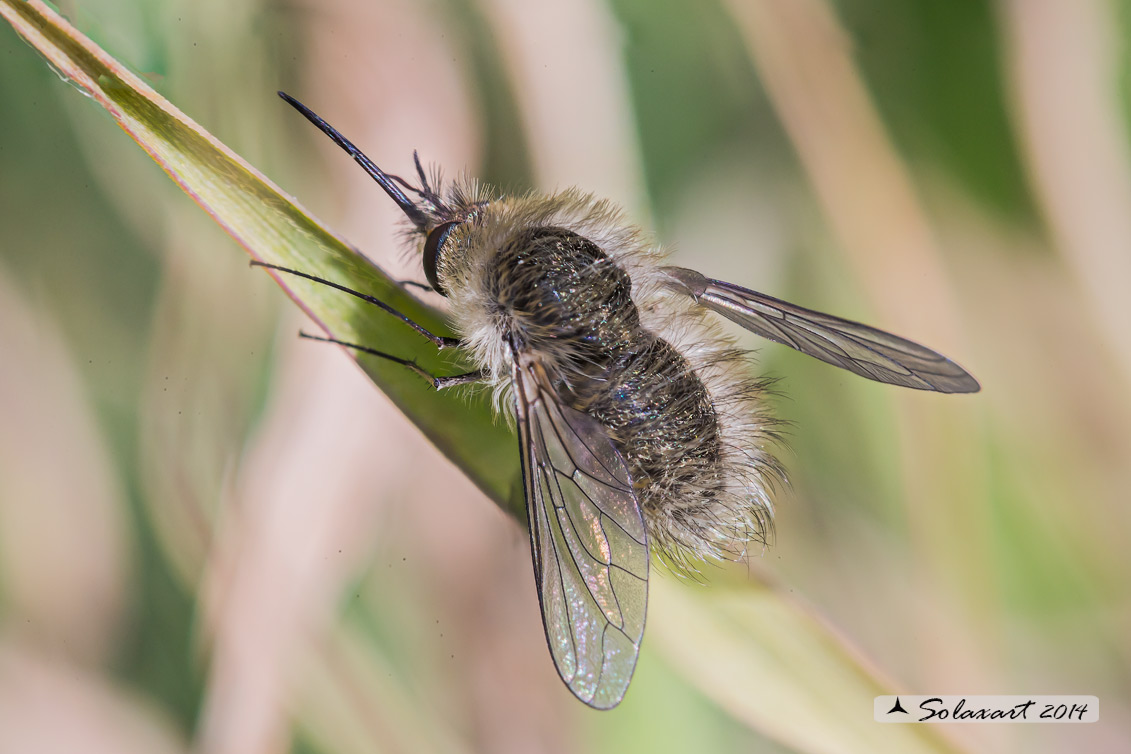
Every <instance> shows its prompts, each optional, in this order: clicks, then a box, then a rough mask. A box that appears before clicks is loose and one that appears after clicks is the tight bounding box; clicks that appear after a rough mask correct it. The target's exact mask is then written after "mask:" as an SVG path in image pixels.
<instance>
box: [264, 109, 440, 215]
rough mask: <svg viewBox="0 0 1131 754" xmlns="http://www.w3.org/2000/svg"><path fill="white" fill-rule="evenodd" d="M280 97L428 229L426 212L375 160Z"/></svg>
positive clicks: (308, 113)
mask: <svg viewBox="0 0 1131 754" xmlns="http://www.w3.org/2000/svg"><path fill="white" fill-rule="evenodd" d="M279 96H280V97H282V98H283V99H284V100H285V101H286V102H287V104H289V105H290V106H291V107H293V108H294V109H296V110H298V111H299V112H300V113H302V114H303V116H304V117H305V118H306V119H307V120H308V121H310V122H311V123H313V124H314V125H316V126H318V129H319V130H320V131H321V132H322V133H324V134H326V135H327V136H329V137H330V139H331V140H332V141H333V142H334V143H335V144H337V145H338V146H339V147H341V148H342V149H344V150H345V151H346V153H347V154H349V156H350V157H352V158H353V159H354V161H355V162H356V163H357V164H358V165H361V167H362V168H363V169H364V170H365V172H366V173H369V175H370V177H372V178H373V180H375V181H377V184H378V185H379V186H380V187H381V188H383V189H385V193H386V194H388V195H389V197H390V198H391V199H392V200H393V201H394V202H396V203H397V206H398V207H400V208H401V211H402V212H404V213H405V214H406V215H407V216H408V219H409V220H411V221H412V223H413V225H415V226H416V227H418V228H420V229H421V230H424V229H426V228H428V226H429V224H430V223H429V221H428V216H427V215H426V214H424V212H423V211H421V209H420V208H419V207H417V206H416V205H415V204H414V203H413V202H412V200H411V199H409V198H408V197H407V196H405V193H404V192H403V191H401V190H400V188H399V187H398V186H397V184H396V183H395V182H394V181H393V179H392V178H391V177H390V176H389V175H388V174H387V173H386V172H385V171H384V170H382V169H381V168H379V167H377V166H376V165H375V164H374V163H373V160H371V159H369V158H368V157H366V156H365V153H364V152H362V151H361V150H360V149H358V148H357V147H355V146H354V145H353V142H351V141H350V140H349V139H347V138H346V137H344V136H342V135H341V134H340V133H339V132H338V129H336V128H334V127H333V126H331V125H330V124H329V123H327V122H326V121H324V120H323V119H322V118H321V117H320V116H319V115H318V114H317V113H315V112H314V111H313V110H311V109H310V108H309V107H307V106H306V105H304V104H302V103H301V102H299V101H298V100H297V99H295V98H294V97H292V96H291V95H289V94H287V93H286V92H279Z"/></svg>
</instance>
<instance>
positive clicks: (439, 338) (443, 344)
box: [251, 260, 463, 350]
mask: <svg viewBox="0 0 1131 754" xmlns="http://www.w3.org/2000/svg"><path fill="white" fill-rule="evenodd" d="M251 266H252V267H264V268H266V269H268V270H277V271H278V272H285V273H287V274H288V275H294V276H295V277H300V278H305V279H307V280H313V281H314V282H315V283H321V284H322V285H327V286H329V287H331V288H335V289H337V290H339V291H342V292H343V293H348V294H350V295H351V296H356V297H357V298H359V299H361V300H362V301H366V302H368V303H370V304H373V305H374V306H376V307H377V308H379V309H381V310H382V311H384V312H387V313H389V314H391V315H393V316H394V317H396V318H397V319H399V320H400V321H401V322H404V323H405V324H406V325H408V326H409V327H411V328H412V329H413V330H416V332H418V333H420V334H421V335H423V336H424V337H425V338H427V339H428V340H430V341H432V343H433V344H435V346H436V347H437V348H439V349H441V350H443V349H445V348H458V347H459V346H461V345H463V343H462V342H461V341H460V339H459V338H446V337H444V336H443V335H436V334H435V333H433V332H431V331H430V330H428V329H426V328H425V327H423V326H421V325H419V324H417V323H416V322H414V321H413V320H412V319H410V318H409V317H408V316H407V315H405V314H401V313H400V312H399V311H397V310H396V309H394V308H393V307H391V306H389V305H388V304H386V303H385V302H384V301H382V300H380V299H378V298H375V297H374V296H370V295H369V294H367V293H362V292H361V291H355V290H354V289H353V288H347V287H346V286H344V285H341V284H340V283H335V282H334V281H332V280H327V279H326V278H320V277H318V276H317V275H311V274H310V273H307V272H301V271H300V270H294V269H291V268H290V267H283V266H281V265H277V264H271V263H269V262H260V261H258V260H252V262H251ZM417 285H419V284H417ZM346 345H349V344H346Z"/></svg>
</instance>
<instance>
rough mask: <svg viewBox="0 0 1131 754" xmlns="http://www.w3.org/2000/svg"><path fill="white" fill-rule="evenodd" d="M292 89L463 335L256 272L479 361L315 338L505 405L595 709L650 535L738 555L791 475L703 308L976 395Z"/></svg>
mask: <svg viewBox="0 0 1131 754" xmlns="http://www.w3.org/2000/svg"><path fill="white" fill-rule="evenodd" d="M279 94H280V96H281V97H282V98H283V99H284V100H286V101H287V102H288V103H290V104H291V105H292V106H294V107H295V108H296V109H297V110H298V111H299V112H301V113H302V114H303V115H304V116H306V118H307V119H308V120H309V121H311V122H312V123H313V124H314V125H316V126H317V127H318V128H319V129H321V130H322V132H323V133H325V134H326V135H327V136H329V137H330V138H331V139H333V140H334V142H335V143H336V144H337V145H338V146H340V147H342V149H344V150H345V151H346V152H348V153H349V154H350V156H352V157H353V159H354V160H356V161H357V162H358V164H360V165H361V167H362V168H364V169H365V171H366V172H367V173H368V174H369V175H370V176H372V178H373V179H374V180H375V181H377V183H378V184H379V185H380V186H381V188H382V189H384V190H385V193H387V194H388V195H389V196H390V197H391V198H392V200H393V201H394V202H396V204H397V206H399V207H400V208H401V210H402V211H403V212H404V214H405V216H406V218H407V220H408V223H409V224H410V226H411V227H410V237H411V239H412V242H413V244H414V245H415V246H416V247H417V248H419V250H420V252H421V254H422V262H423V268H424V276H425V278H426V279H427V281H428V286H423V285H422V284H417V285H421V287H430V288H431V289H432V290H434V291H435V292H437V293H439V294H440V295H442V296H446V297H447V299H448V301H449V303H450V314H451V322H452V326H453V327H454V328H455V331H456V332H457V333H458V334H459V336H460V337H459V338H458V339H455V338H444V337H440V336H437V335H434V334H432V333H430V332H428V331H427V330H425V329H424V328H423V327H421V326H420V325H418V324H416V323H415V322H412V321H411V320H410V319H409V318H408V317H406V316H404V315H402V314H401V313H399V312H397V311H395V310H394V309H392V308H391V307H389V306H388V305H386V304H384V303H383V302H380V301H377V300H376V299H373V298H372V297H369V296H366V295H364V294H361V293H358V292H356V291H351V290H349V289H347V288H345V287H344V286H341V285H338V284H336V283H332V282H330V281H326V280H322V279H320V278H315V277H313V276H311V275H308V274H306V273H303V272H299V271H297V270H291V269H287V268H283V267H277V266H275V265H270V264H261V266H263V267H270V268H272V269H276V270H280V271H282V272H286V273H290V274H294V275H299V276H301V277H305V278H308V279H312V280H315V281H317V282H321V283H326V284H328V285H332V286H334V287H336V288H339V289H340V290H344V291H346V292H348V293H352V294H354V295H357V296H359V297H362V298H364V299H366V300H368V301H370V302H371V303H374V304H376V305H377V306H379V307H381V308H382V309H383V310H385V311H386V312H388V313H389V314H392V315H393V316H396V317H399V318H400V319H401V320H403V321H404V322H405V323H406V324H408V325H409V326H411V327H413V328H414V329H415V330H416V331H417V332H419V333H420V334H421V335H423V336H424V337H426V338H428V339H429V340H431V341H432V342H433V343H435V344H436V345H437V346H438V347H440V348H444V347H458V348H460V349H462V350H463V351H464V352H465V353H466V354H467V355H468V356H469V357H470V359H471V361H472V362H473V363H474V364H475V365H477V367H478V368H477V369H476V370H475V371H474V372H471V373H468V374H461V375H455V376H450V377H437V376H433V375H431V374H427V373H425V372H423V370H421V369H419V368H418V367H416V365H415V364H414V363H413V362H412V361H411V360H409V359H405V358H402V357H398V356H395V355H393V354H388V353H384V352H382V351H378V350H375V349H373V348H369V347H367V346H361V345H357V344H352V343H343V342H341V341H338V340H334V339H328V338H316V339H318V340H329V341H330V342H335V343H339V344H341V345H344V346H347V347H350V348H353V349H356V350H359V351H362V352H365V353H369V354H371V355H373V356H377V357H380V358H383V359H388V360H390V361H393V362H396V363H399V364H403V365H405V366H406V367H408V368H411V369H414V370H415V371H417V372H418V373H420V374H422V375H423V376H424V377H426V378H427V379H428V380H429V381H430V382H431V383H432V385H433V386H434V387H435V388H436V389H444V388H447V387H449V386H452V385H456V384H466V383H470V382H480V383H485V384H487V385H488V386H490V387H491V388H492V389H493V390H494V391H495V395H496V397H497V398H498V404H497V405H505V402H507V400H508V399H509V402H510V403H511V405H513V407H514V415H515V420H516V423H517V425H518V435H519V453H520V456H521V459H522V473H523V482H524V489H525V493H526V506H527V512H528V514H529V521H530V545H531V550H532V555H533V559H534V576H535V580H536V583H537V586H538V597H539V602H540V603H541V607H542V621H543V625H544V627H545V631H546V641H547V643H548V644H549V648H550V654H551V655H552V657H553V660H554V665H555V666H556V667H557V670H558V674H559V675H560V676H561V678H562V680H563V681H564V682H565V684H566V686H568V687H569V689H570V691H572V692H573V693H574V694H575V695H576V696H577V698H579V699H580V700H581V701H583V702H585V703H586V704H588V705H589V706H591V707H595V708H598V709H608V708H610V707H613V706H615V705H616V704H617V703H619V702H620V700H621V699H622V698H623V696H624V693H625V690H626V688H627V687H628V683H629V680H630V679H631V678H632V673H633V670H634V669H635V667H636V658H637V656H638V654H639V652H640V641H641V637H642V636H643V633H644V618H645V609H646V605H647V598H648V568H649V552H650V548H652V549H653V550H654V551H655V552H656V553H657V554H658V556H659V557H660V558H662V559H663V560H665V561H667V562H668V563H669V564H672V565H673V566H674V567H675V568H676V569H677V570H678V569H680V568H681V567H685V566H690V565H691V564H692V563H693V562H695V561H698V560H699V559H702V558H712V557H714V558H736V557H741V555H742V554H743V553H745V551H746V547H747V546H748V544H749V543H750V542H751V541H760V542H765V539H766V536H767V534H768V530H769V527H770V518H771V511H772V506H771V499H770V490H771V489H772V487H773V486H774V482H775V480H776V479H777V478H779V477H780V476H781V471H780V467H779V465H778V462H777V461H776V460H775V459H774V457H773V456H772V455H771V453H770V451H769V449H768V448H769V447H770V446H771V445H772V441H773V439H774V431H773V427H774V422H773V420H772V419H770V418H769V417H768V416H766V414H765V413H764V410H763V408H762V406H761V403H760V398H761V396H762V394H763V393H764V391H765V385H764V383H762V382H759V381H757V380H753V379H751V378H750V377H748V376H747V374H746V369H745V366H744V364H743V359H744V357H745V352H743V351H741V350H739V349H737V348H736V347H735V345H734V343H733V341H732V340H731V339H730V338H729V337H727V336H725V335H724V334H722V332H721V331H720V330H719V329H718V324H717V323H716V322H713V321H709V318H708V315H707V313H708V312H714V313H715V314H719V315H722V316H723V317H725V318H727V319H729V320H731V321H733V322H736V323H738V324H739V325H741V326H742V327H744V328H746V329H747V330H750V331H752V332H755V333H757V334H759V335H761V336H763V337H766V338H769V339H770V340H773V341H775V342H778V343H784V344H785V345H787V346H791V347H793V348H796V349H797V350H799V351H801V352H802V353H807V354H809V355H810V356H814V357H816V358H818V359H821V360H822V361H825V362H828V363H829V364H832V365H834V366H838V367H841V368H842V369H847V370H849V371H850V372H854V373H856V374H858V375H861V376H863V377H867V378H868V379H872V380H877V381H879V382H887V383H891V384H894V385H903V386H904V387H911V388H916V389H919V390H934V391H937V392H940V393H969V392H975V391H977V390H978V389H979V386H978V383H977V381H976V380H975V379H974V378H973V377H972V376H971V375H970V374H968V373H967V372H966V371H965V370H963V369H962V368H961V367H960V366H958V365H957V364H955V363H954V362H952V361H950V360H949V359H947V358H946V357H944V356H942V355H940V354H938V353H936V352H934V351H932V350H930V349H929V348H924V347H923V346H920V345H917V344H915V343H912V342H911V341H908V340H905V339H903V338H900V337H898V336H896V335H892V334H890V333H886V332H883V331H881V330H877V329H875V328H872V327H868V326H867V325H862V324H859V323H856V322H850V321H848V320H844V319H840V318H839V317H833V316H831V315H828V314H821V313H819V312H815V311H811V310H809V309H804V308H802V307H800V306H794V305H793V304H789V303H786V302H785V301H780V300H778V299H776V298H772V297H770V296H766V295H764V294H761V293H757V292H755V291H751V290H748V289H746V288H742V287H739V286H737V285H733V284H731V283H726V282H723V281H721V280H713V279H711V278H708V277H706V276H704V275H701V274H700V273H698V272H695V271H693V270H689V269H684V268H681V267H670V266H665V265H664V259H663V256H662V255H661V253H660V252H659V250H658V249H656V248H655V246H653V245H651V244H650V243H648V242H647V241H646V240H645V239H644V238H643V236H642V233H641V231H639V230H638V229H637V228H635V227H633V226H631V225H629V224H627V223H626V222H625V221H624V219H623V218H622V216H621V213H620V211H619V210H618V209H617V208H616V207H614V206H613V205H611V204H610V203H609V202H607V201H604V200H601V199H597V198H595V197H593V196H591V195H589V194H585V193H582V192H580V191H577V190H574V189H570V190H567V191H563V192H561V193H558V194H554V195H551V196H543V195H538V194H529V195H527V196H496V195H494V194H493V193H491V192H490V191H489V190H487V189H484V188H482V187H480V186H479V185H478V184H476V183H475V182H473V181H467V180H465V181H457V182H456V183H455V184H454V185H452V186H450V187H449V188H448V189H447V190H446V191H442V190H441V187H440V186H439V185H437V186H435V187H433V186H432V185H430V183H429V181H428V178H427V176H426V175H425V173H424V170H423V168H422V167H421V164H420V160H419V158H416V156H415V154H414V158H415V163H416V169H417V173H418V175H419V181H420V183H419V185H418V186H414V185H412V184H411V183H409V182H408V181H406V180H404V179H402V178H399V177H397V176H394V175H389V174H387V173H385V172H384V171H382V170H381V169H380V168H379V167H377V166H376V165H375V164H373V162H372V161H371V160H370V159H369V158H368V157H366V156H365V155H364V154H362V152H361V151H360V150H359V149H358V148H357V147H355V146H354V145H353V144H351V143H350V142H349V141H348V140H347V139H346V138H345V137H343V136H342V135H341V134H340V133H338V132H337V131H336V130H335V129H334V128H333V127H331V126H330V125H329V124H328V123H326V122H325V121H324V120H322V118H320V117H319V116H318V115H316V114H315V113H313V112H312V111H311V110H310V109H309V108H307V107H306V106H305V105H303V104H302V103H300V102H298V101H297V100H295V99H293V98H292V97H290V96H288V95H286V94H284V93H282V92H280V93H279ZM437 183H438V179H437ZM406 192H407V193H406ZM408 194H412V195H413V197H414V198H412V199H410V198H409V196H408ZM308 337H312V336H308Z"/></svg>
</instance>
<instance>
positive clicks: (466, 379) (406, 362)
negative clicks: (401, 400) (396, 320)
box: [299, 331, 485, 390]
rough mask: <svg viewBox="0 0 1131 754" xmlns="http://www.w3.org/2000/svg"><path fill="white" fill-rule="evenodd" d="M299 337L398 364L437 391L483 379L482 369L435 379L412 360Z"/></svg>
mask: <svg viewBox="0 0 1131 754" xmlns="http://www.w3.org/2000/svg"><path fill="white" fill-rule="evenodd" d="M299 337H301V338H306V339H307V340H320V341H322V342H323V343H336V344H338V345H339V346H345V347H346V348H352V349H353V350H355V351H361V352H362V353H367V354H369V355H370V356H376V357H378V358H380V359H385V360H386V361H391V362H393V363H394V364H400V365H401V366H403V367H405V368H406V369H409V370H411V371H412V372H415V373H416V374H418V375H420V376H421V377H423V378H424V379H426V380H428V382H429V383H431V385H432V387H434V388H435V389H437V390H443V389H444V388H447V387H453V386H455V385H466V384H468V383H470V382H479V381H481V380H483V379H484V377H485V375H484V374H483V370H482V369H476V370H475V371H474V372H465V373H464V374H453V375H448V376H446V377H437V376H436V375H434V374H432V373H430V372H428V371H427V370H425V369H424V368H422V367H421V366H419V365H418V364H417V363H416V361H415V360H413V359H402V358H401V357H400V356H394V355H392V354H391V353H385V352H384V351H378V350H377V349H375V348H370V347H369V346H363V345H359V344H357V343H348V342H346V341H344V340H338V339H337V338H324V337H322V336H321V335H310V334H309V333H305V332H301V331H300V332H299Z"/></svg>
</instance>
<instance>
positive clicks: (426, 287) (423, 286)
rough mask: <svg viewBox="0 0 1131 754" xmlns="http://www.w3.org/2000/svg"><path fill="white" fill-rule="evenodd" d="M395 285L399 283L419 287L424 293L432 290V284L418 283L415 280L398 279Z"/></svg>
mask: <svg viewBox="0 0 1131 754" xmlns="http://www.w3.org/2000/svg"><path fill="white" fill-rule="evenodd" d="M397 285H400V286H406V285H411V286H412V287H413V288H419V289H420V290H422V291H424V292H425V293H431V292H432V286H430V285H428V284H427V283H418V282H416V281H415V280H398V281H397Z"/></svg>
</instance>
